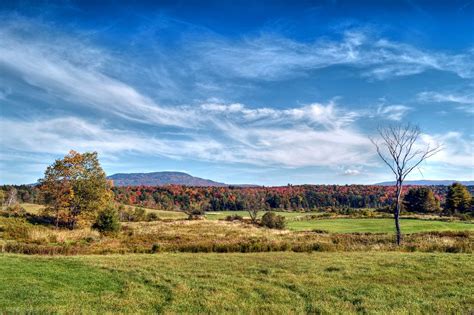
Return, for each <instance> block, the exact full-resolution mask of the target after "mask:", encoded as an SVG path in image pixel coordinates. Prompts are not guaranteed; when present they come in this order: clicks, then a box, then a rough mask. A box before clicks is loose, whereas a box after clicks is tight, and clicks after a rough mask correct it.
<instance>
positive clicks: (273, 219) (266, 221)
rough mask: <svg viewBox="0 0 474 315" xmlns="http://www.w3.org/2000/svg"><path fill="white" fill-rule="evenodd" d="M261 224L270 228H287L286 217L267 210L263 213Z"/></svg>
mask: <svg viewBox="0 0 474 315" xmlns="http://www.w3.org/2000/svg"><path fill="white" fill-rule="evenodd" d="M261 224H262V225H263V226H265V227H267V228H270V229H279V230H281V229H284V228H285V225H286V223H285V217H283V216H281V215H276V214H275V213H273V212H267V213H265V214H264V215H263V217H262V221H261Z"/></svg>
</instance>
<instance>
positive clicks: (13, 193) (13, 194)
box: [5, 187, 18, 207]
mask: <svg viewBox="0 0 474 315" xmlns="http://www.w3.org/2000/svg"><path fill="white" fill-rule="evenodd" d="M16 204H18V191H17V190H16V188H15V187H12V188H11V189H10V190H9V191H8V195H7V201H6V203H5V205H6V206H7V207H12V206H14V205H16Z"/></svg>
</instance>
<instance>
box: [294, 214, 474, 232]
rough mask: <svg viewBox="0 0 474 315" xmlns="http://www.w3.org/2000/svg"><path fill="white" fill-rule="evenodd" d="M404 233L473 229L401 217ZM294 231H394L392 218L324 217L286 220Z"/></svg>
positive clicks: (464, 224)
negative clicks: (321, 218)
mask: <svg viewBox="0 0 474 315" xmlns="http://www.w3.org/2000/svg"><path fill="white" fill-rule="evenodd" d="M400 225H401V228H402V231H403V232H404V233H418V232H427V231H474V224H472V223H465V222H443V221H434V220H416V219H402V220H401V223H400ZM288 228H289V229H290V230H294V231H310V230H315V229H318V230H324V231H328V232H333V233H354V232H371V233H394V230H395V228H394V223H393V219H365V218H362V219H325V220H308V221H291V222H288Z"/></svg>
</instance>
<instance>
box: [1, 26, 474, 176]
mask: <svg viewBox="0 0 474 315" xmlns="http://www.w3.org/2000/svg"><path fill="white" fill-rule="evenodd" d="M31 27H32V26H31V25H30V24H28V23H27V24H26V26H25V25H20V26H18V25H13V26H11V25H10V26H8V27H3V28H2V27H0V70H2V71H8V72H9V73H12V75H15V76H16V77H17V78H20V79H22V80H23V81H25V82H27V83H28V84H29V85H30V86H33V87H34V88H35V89H39V90H42V91H43V92H44V95H48V96H50V97H51V96H52V97H54V98H55V100H56V102H50V104H51V105H54V104H57V105H56V106H58V107H59V106H61V108H60V109H64V107H65V106H63V105H64V104H68V106H71V107H72V106H73V109H76V108H75V107H77V106H79V107H82V108H84V107H85V108H88V109H92V111H93V112H94V111H97V112H102V113H109V114H113V115H115V116H110V115H109V120H108V121H114V120H115V119H117V117H119V118H124V119H127V120H128V121H133V122H138V123H139V124H142V123H143V124H146V125H145V126H143V125H139V124H137V125H139V126H140V129H141V130H143V132H138V131H134V130H136V129H132V130H125V129H119V128H117V127H111V124H110V123H106V122H99V123H98V122H97V121H96V120H94V119H91V118H87V119H85V118H80V117H79V116H76V114H74V115H71V114H64V113H62V114H61V116H60V117H58V116H57V113H55V114H54V115H51V116H44V117H42V118H41V119H39V118H29V120H21V119H18V118H16V119H13V118H7V117H3V118H1V121H0V122H1V128H2V141H1V143H0V146H1V148H2V151H4V152H6V150H8V151H9V152H10V151H12V152H18V151H21V152H29V153H32V154H44V153H51V154H64V153H66V152H67V151H68V150H70V149H76V150H78V151H90V150H94V151H98V152H99V153H101V154H102V155H105V156H109V157H111V156H115V155H119V154H122V153H127V152H138V153H140V154H144V155H152V156H157V155H161V156H167V157H172V158H176V159H181V158H187V159H197V160H205V161H219V162H227V163H248V164H254V165H255V164H256V165H265V166H275V165H276V166H281V167H305V166H331V167H334V166H337V167H345V168H347V169H346V171H347V172H349V173H352V175H355V172H356V171H357V169H356V168H355V166H357V165H367V164H369V163H372V161H373V148H372V145H371V144H370V142H369V141H368V139H367V137H366V135H365V134H364V133H363V132H361V130H360V129H359V128H358V127H357V124H356V122H357V120H358V119H359V118H361V117H369V118H370V117H372V118H380V117H382V118H384V119H388V120H401V119H402V117H403V116H404V115H405V114H406V112H407V111H408V110H410V108H408V107H406V106H404V105H381V106H379V107H378V108H377V110H376V111H375V112H376V115H374V114H373V113H368V112H367V111H359V112H356V111H351V110H347V109H344V108H343V107H341V106H338V105H336V103H335V102H328V103H311V104H307V105H303V106H300V107H292V108H291V107H290V108H284V109H276V108H272V107H268V106H267V107H265V106H260V107H248V106H246V105H244V104H240V103H230V104H228V103H223V102H217V101H216V100H213V101H209V102H208V103H205V104H200V105H197V106H191V105H181V106H174V107H172V106H164V105H161V104H158V102H156V101H155V100H154V99H153V98H152V97H150V96H148V95H147V94H145V93H143V92H140V91H139V89H138V88H137V87H135V86H133V85H132V84H127V83H126V82H124V81H123V80H120V79H119V78H118V77H116V76H114V75H113V74H111V73H113V72H114V71H110V69H109V68H108V67H110V65H111V64H114V63H115V61H117V60H115V59H114V58H113V57H111V56H109V55H108V54H107V52H104V51H102V50H100V49H97V48H95V47H94V46H93V45H91V44H88V43H84V42H83V41H82V40H79V39H71V38H68V37H65V36H63V35H57V34H53V35H54V36H53V40H51V39H47V38H46V36H33V35H34V34H35V32H34V29H30V28H31ZM25 28H26V30H25ZM18 30H20V31H21V32H19V31H18ZM48 31H50V30H48ZM20 33H21V34H24V33H26V34H29V35H28V36H26V37H25V36H24V35H20ZM190 46H191V47H192V48H193V49H195V48H196V47H194V46H193V45H190ZM200 48H201V50H199V51H197V52H196V53H197V54H198V56H197V58H195V59H193V60H192V62H191V63H193V62H194V63H193V64H192V66H194V68H193V71H196V72H199V71H203V72H205V69H204V68H209V69H211V70H216V71H219V72H220V73H224V74H225V75H226V76H227V75H229V76H238V77H244V78H252V79H262V80H269V79H270V80H277V79H279V78H282V77H287V76H292V75H295V74H299V73H303V72H305V71H307V70H310V69H315V68H322V67H328V66H331V65H336V64H348V65H353V66H357V67H361V69H362V68H364V71H365V72H366V73H370V74H371V75H373V76H375V77H377V78H380V79H382V78H386V77H388V76H393V75H395V76H397V75H407V74H411V73H418V72H421V71H424V70H426V69H439V70H444V71H451V72H455V73H457V74H458V75H459V76H462V77H469V76H471V75H472V73H471V72H470V71H472V65H469V64H466V65H464V67H462V68H460V67H457V66H455V65H457V63H460V62H464V60H465V59H466V58H471V57H469V56H468V55H457V56H447V55H442V54H434V55H433V54H428V53H425V52H422V51H420V50H417V49H415V48H413V47H411V46H406V45H398V44H393V43H391V42H388V41H385V40H380V41H374V39H373V38H370V37H369V36H368V35H366V34H364V33H361V32H348V33H346V34H345V36H344V38H343V39H342V41H340V42H336V41H328V40H319V41H316V42H314V43H311V44H307V43H298V42H294V41H291V40H288V39H283V38H275V37H271V36H267V37H265V36H262V37H259V38H254V39H247V40H244V41H242V42H223V41H212V42H203V43H202V44H201V47H200ZM448 57H450V58H451V57H452V61H449V62H448V61H447V60H448V59H449V58H448ZM207 58H209V59H207ZM449 60H451V59H449ZM119 61H120V60H118V62H119ZM211 61H212V62H211ZM469 67H471V68H469ZM469 69H471V70H469ZM206 70H207V69H206ZM165 72H166V71H165ZM164 81H165V82H166V80H164ZM165 85H166V86H172V85H173V84H172V83H171V82H170V83H167V84H165ZM9 92H12V93H15V92H16V91H14V90H13V91H9ZM35 95H38V94H35ZM66 112H67V111H66ZM73 112H76V110H73ZM77 112H79V111H77ZM45 115H46V114H45ZM77 115H78V114H77ZM137 125H135V127H136V126H137ZM150 125H152V127H155V126H162V125H165V126H172V127H174V129H173V130H172V131H169V130H168V133H166V132H161V133H157V132H156V131H155V129H152V130H151V129H149V127H150ZM114 126H115V124H114ZM137 129H138V128H137ZM175 129H176V130H175ZM426 139H428V138H426ZM443 140H446V141H447V142H448V143H450V144H452V145H453V148H451V147H450V149H449V150H450V151H447V152H450V154H454V156H455V158H453V159H450V158H448V157H447V156H444V158H443V159H442V160H438V161H442V162H446V163H450V161H452V162H456V163H460V164H461V165H468V164H469V163H468V162H469V161H467V160H468V158H466V157H463V156H462V154H465V153H466V152H468V153H469V152H470V153H471V155H470V156H471V157H472V149H471V151H468V149H469V148H468V147H466V146H469V145H470V146H471V148H472V143H465V142H464V141H465V140H463V137H462V136H461V135H459V136H458V137H453V136H450V137H447V138H443ZM459 145H460V146H461V148H463V149H462V150H464V151H460V152H456V150H457V149H455V148H457V146H459ZM468 157H469V156H468ZM439 159H441V158H439ZM348 175H351V174H348Z"/></svg>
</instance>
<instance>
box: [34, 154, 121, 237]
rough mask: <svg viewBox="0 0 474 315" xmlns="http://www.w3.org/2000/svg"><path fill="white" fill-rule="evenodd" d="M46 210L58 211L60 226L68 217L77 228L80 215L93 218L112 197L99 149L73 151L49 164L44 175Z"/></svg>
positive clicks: (41, 187)
mask: <svg viewBox="0 0 474 315" xmlns="http://www.w3.org/2000/svg"><path fill="white" fill-rule="evenodd" d="M40 189H41V191H42V193H43V194H44V199H45V203H46V205H47V207H46V211H47V212H52V213H54V215H55V217H56V226H58V224H59V221H62V220H64V221H65V222H66V223H67V225H68V226H69V227H70V228H74V227H75V226H76V223H77V221H78V219H79V218H83V219H92V218H94V217H95V216H96V214H97V213H98V211H99V210H102V209H104V208H105V207H106V206H107V205H108V204H109V203H110V202H111V200H112V192H111V190H110V185H109V183H108V181H107V178H106V175H105V172H104V171H103V169H102V167H101V166H100V163H99V160H98V158H97V153H96V152H92V153H90V152H86V153H83V154H80V153H78V152H75V151H70V152H69V154H68V155H66V156H65V157H64V158H63V159H58V160H56V161H55V162H54V163H53V164H52V165H50V166H48V168H47V169H46V171H45V174H44V178H43V179H40Z"/></svg>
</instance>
